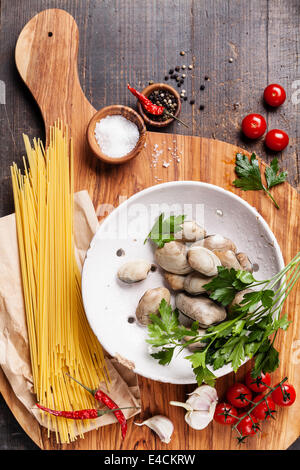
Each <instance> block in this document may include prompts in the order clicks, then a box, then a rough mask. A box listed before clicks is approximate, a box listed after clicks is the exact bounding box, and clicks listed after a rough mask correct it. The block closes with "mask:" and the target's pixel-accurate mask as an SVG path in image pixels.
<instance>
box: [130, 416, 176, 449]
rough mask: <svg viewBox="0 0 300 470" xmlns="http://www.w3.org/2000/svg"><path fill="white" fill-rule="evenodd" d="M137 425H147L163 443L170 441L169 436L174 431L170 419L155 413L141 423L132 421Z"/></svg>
mask: <svg viewBox="0 0 300 470" xmlns="http://www.w3.org/2000/svg"><path fill="white" fill-rule="evenodd" d="M134 424H136V425H137V426H143V425H144V424H145V425H146V426H148V428H150V429H152V431H154V432H155V433H156V434H157V435H158V437H159V438H160V440H161V441H162V442H164V443H165V444H169V442H170V441H171V436H172V434H173V431H174V426H173V423H172V421H171V420H170V419H169V418H167V417H166V416H163V415H156V416H152V417H151V418H149V419H146V420H145V421H143V422H142V423H134Z"/></svg>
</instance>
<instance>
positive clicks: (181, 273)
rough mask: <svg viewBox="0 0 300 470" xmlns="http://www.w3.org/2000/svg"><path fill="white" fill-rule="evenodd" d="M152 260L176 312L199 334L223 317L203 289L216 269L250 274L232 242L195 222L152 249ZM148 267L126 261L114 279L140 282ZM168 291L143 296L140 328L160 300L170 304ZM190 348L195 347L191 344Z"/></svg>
mask: <svg viewBox="0 0 300 470" xmlns="http://www.w3.org/2000/svg"><path fill="white" fill-rule="evenodd" d="M155 260H156V263H157V264H158V265H159V266H160V267H161V268H162V270H163V276H164V278H165V281H166V283H167V285H168V287H169V289H170V290H171V291H172V292H173V293H174V294H175V304H176V307H177V309H178V310H179V311H180V312H181V313H182V314H183V315H184V316H185V317H188V318H189V319H191V320H193V321H198V322H199V325H200V327H201V329H200V331H199V334H200V335H201V334H202V333H203V334H204V333H205V329H206V328H207V327H209V326H210V325H213V324H217V323H220V322H222V321H224V320H225V318H226V316H227V311H226V309H225V308H224V307H223V306H221V305H220V304H218V303H217V302H214V301H213V300H211V299H210V298H209V297H208V295H207V291H206V290H205V289H204V287H203V286H204V285H205V284H208V283H209V282H210V281H211V279H213V277H215V276H216V275H217V274H218V266H224V267H226V268H228V269H230V268H234V269H236V270H243V271H249V272H252V271H253V267H252V264H251V262H250V260H249V258H248V256H247V255H246V254H245V253H238V252H237V247H236V246H235V244H234V243H233V241H232V240H230V239H228V238H226V237H223V235H220V234H215V235H207V234H206V232H205V230H204V229H203V228H202V227H200V226H199V225H198V224H197V222H195V221H185V222H183V224H182V230H181V231H180V232H177V233H176V234H175V240H174V241H170V242H168V243H165V244H164V246H163V247H162V248H157V249H156V251H155ZM152 266H153V264H152V263H151V262H149V261H147V260H143V259H139V260H133V261H129V262H127V263H125V264H124V265H123V266H121V268H120V269H119V271H118V278H119V279H120V280H121V281H123V282H127V283H133V282H139V281H142V280H144V279H146V277H147V276H148V273H149V272H150V270H151V268H152ZM169 289H167V288H166V287H163V286H161V287H156V288H154V289H149V290H147V291H146V292H145V293H144V295H143V296H142V297H141V299H140V301H139V303H138V306H137V309H136V318H137V321H138V322H139V323H140V324H141V325H144V326H146V325H147V324H148V323H150V319H149V314H156V313H158V308H159V305H160V303H161V301H162V299H165V300H166V301H167V302H168V303H169V302H170V300H171V292H170V290H169ZM243 294H244V292H243V291H242V292H239V293H238V294H237V295H238V296H239V298H238V299H237V298H236V299H234V300H233V304H236V303H238V302H240V301H241V300H242V299H243ZM229 308H230V306H229ZM199 346H201V344H199ZM192 347H193V348H195V344H193V345H192Z"/></svg>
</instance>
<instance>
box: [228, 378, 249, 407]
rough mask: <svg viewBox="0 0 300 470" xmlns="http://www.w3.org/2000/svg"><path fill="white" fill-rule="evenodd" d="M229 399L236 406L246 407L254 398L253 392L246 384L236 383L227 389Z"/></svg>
mask: <svg viewBox="0 0 300 470" xmlns="http://www.w3.org/2000/svg"><path fill="white" fill-rule="evenodd" d="M226 396H227V400H228V401H229V403H231V405H233V406H235V407H236V408H245V407H246V406H248V405H249V400H251V399H252V392H251V390H249V388H248V387H246V385H244V384H241V383H238V382H237V383H235V384H234V385H232V386H231V387H230V388H229V389H228V390H227V395H226Z"/></svg>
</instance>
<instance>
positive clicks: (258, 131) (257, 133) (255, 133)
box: [242, 114, 267, 139]
mask: <svg viewBox="0 0 300 470" xmlns="http://www.w3.org/2000/svg"><path fill="white" fill-rule="evenodd" d="M266 129H267V123H266V120H265V118H264V117H263V116H261V115H260V114H248V116H246V117H244V119H243V121H242V131H243V133H244V134H245V135H246V136H247V137H249V139H258V138H259V137H261V136H262V135H264V133H265V131H266Z"/></svg>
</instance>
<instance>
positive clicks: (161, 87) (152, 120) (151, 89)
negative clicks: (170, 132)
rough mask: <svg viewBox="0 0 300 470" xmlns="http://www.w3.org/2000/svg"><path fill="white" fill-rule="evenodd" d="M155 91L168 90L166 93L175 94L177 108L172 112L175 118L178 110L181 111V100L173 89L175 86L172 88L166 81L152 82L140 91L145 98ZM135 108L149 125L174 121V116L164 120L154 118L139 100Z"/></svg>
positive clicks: (160, 124)
mask: <svg viewBox="0 0 300 470" xmlns="http://www.w3.org/2000/svg"><path fill="white" fill-rule="evenodd" d="M155 91H158V92H168V93H170V94H172V95H174V96H175V99H176V103H177V109H176V111H175V112H174V116H175V117H176V118H177V117H178V116H179V114H180V111H181V100H180V96H179V93H178V92H177V91H176V90H175V88H173V87H172V86H170V85H167V84H166V83H153V85H149V86H147V87H146V88H144V90H143V91H142V94H143V95H145V96H146V97H147V98H149V97H150V95H151V94H152V93H153V92H155ZM154 104H156V103H154ZM137 109H138V112H139V113H140V115H141V116H142V117H143V119H144V121H145V123H146V124H148V125H149V126H152V127H166V126H168V125H169V124H171V122H173V121H174V118H169V119H166V120H165V121H158V120H155V117H154V116H153V117H152V116H151V115H150V114H148V113H147V112H146V111H145V110H144V109H143V107H142V105H141V103H140V102H139V101H138V103H137Z"/></svg>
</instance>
